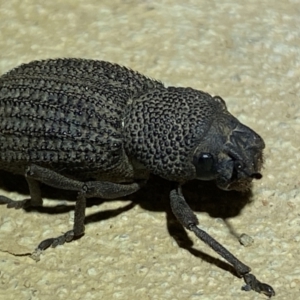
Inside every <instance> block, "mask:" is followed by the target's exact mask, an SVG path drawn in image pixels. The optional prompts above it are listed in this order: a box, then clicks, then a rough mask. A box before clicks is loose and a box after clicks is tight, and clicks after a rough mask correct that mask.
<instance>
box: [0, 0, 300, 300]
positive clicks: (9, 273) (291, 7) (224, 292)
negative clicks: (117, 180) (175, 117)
mask: <svg viewBox="0 0 300 300" xmlns="http://www.w3.org/2000/svg"><path fill="white" fill-rule="evenodd" d="M183 3H184V4H183ZM299 28H300V1H299V0H298V1H297V0H294V1H287V0H283V1H277V0H269V1H261V0H252V1H242V0H240V1H238V0H235V1H234V0H231V1H230V0H224V1H208V0H207V1H204V0H187V1H179V0H176V1H175V0H174V1H171V0H169V1H151V0H145V1H137V0H136V1H130V0H127V1H121V0H119V1H117V0H109V1H107V0H105V1H103V0H102V1H96V0H84V1H71V0H69V1H58V0H53V1H41V0H40V1H35V0H27V1H21V0H20V1H17V0H10V1H4V0H1V1H0V41H1V43H0V73H4V72H5V71H7V70H9V69H10V68H12V67H14V66H16V65H18V64H20V63H24V62H29V61H31V60H34V59H40V58H48V57H70V56H72V57H85V58H95V59H102V60H109V61H112V62H117V63H120V64H123V65H126V66H128V67H131V68H133V69H136V70H138V71H140V72H142V73H145V74H147V75H149V76H151V77H154V78H157V79H161V80H162V81H164V82H165V83H167V84H172V85H182V86H191V87H194V88H197V89H203V90H205V91H208V92H210V93H212V94H219V95H221V96H222V97H223V98H224V99H225V100H226V102H227V104H228V107H229V110H230V111H231V112H232V113H233V114H234V115H236V116H237V117H238V118H239V119H240V120H241V121H242V122H244V123H246V124H247V125H249V126H250V127H252V128H254V129H255V130H256V131H257V132H259V133H260V134H261V135H262V136H263V137H264V139H265V142H266V145H267V148H266V151H265V158H266V164H265V170H264V178H263V180H261V181H258V182H256V183H255V185H254V188H253V197H252V198H251V199H252V200H253V201H252V202H251V203H250V204H247V205H245V206H244V205H243V204H241V205H239V202H238V201H239V200H240V199H241V197H240V196H239V195H236V194H234V193H233V194H232V193H224V192H220V191H215V192H214V189H213V186H210V191H208V192H207V191H206V188H205V187H204V188H203V186H202V185H201V184H200V185H199V186H197V185H196V184H194V186H195V187H193V184H192V185H188V186H187V187H186V188H185V193H186V195H187V196H188V195H190V197H189V198H193V199H190V201H191V202H192V203H193V208H194V209H195V210H196V212H197V215H198V217H199V219H200V221H201V226H202V228H204V229H206V230H207V231H208V232H209V233H210V234H212V235H213V236H214V237H215V238H217V239H218V240H219V241H220V242H222V243H223V244H224V245H225V246H226V247H227V248H229V249H230V250H231V251H232V252H233V253H234V254H236V255H237V256H238V257H239V258H240V259H241V260H242V261H244V262H245V263H247V264H249V265H250V266H251V267H252V270H253V273H254V274H255V275H257V276H258V277H259V278H260V279H261V280H262V281H264V282H267V283H269V284H271V285H272V286H273V287H274V288H275V290H276V293H277V296H276V298H277V299H289V300H291V299H298V298H299V295H300V263H299V261H300V253H299V252H300V250H299V241H300V234H299V231H300V211H299V206H300V181H299V177H298V174H299V168H300V154H299V149H300V135H299V133H300V103H299V101H300V100H299V96H300V83H299V76H300V34H299ZM161 186H166V189H163V188H162V187H161ZM159 187H160V188H159ZM156 188H157V191H155V190H156ZM5 193H8V194H9V195H10V196H11V197H13V198H15V199H20V200H21V199H23V198H24V197H25V196H24V195H22V194H21V193H20V192H18V191H14V190H12V191H9V192H7V191H6V192H5ZM167 193H168V189H167V184H166V183H165V182H161V181H159V180H154V183H152V188H151V189H146V190H144V191H141V192H140V193H138V194H137V195H135V196H132V197H129V198H128V199H129V200H128V201H127V200H126V201H109V202H99V203H100V204H101V205H100V204H99V205H94V206H91V207H89V208H88V209H87V215H88V216H93V217H94V218H92V217H90V218H88V222H87V225H86V235H85V236H84V237H83V238H82V239H81V240H78V241H75V242H73V243H70V244H67V245H64V246H62V247H58V248H57V249H48V250H47V251H46V252H45V254H44V255H43V256H42V259H41V261H40V262H38V263H35V262H34V261H33V260H31V259H30V258H29V257H28V256H14V255H12V254H10V253H16V254H24V253H28V252H30V251H32V250H33V249H34V248H35V246H36V245H37V243H38V242H39V241H41V240H42V239H45V238H47V237H53V236H57V235H58V234H60V233H61V232H64V231H66V230H67V229H69V228H70V227H71V226H72V213H71V211H72V210H70V211H66V212H64V213H59V212H55V211H54V212H53V211H52V213H51V210H49V211H47V212H46V213H42V212H34V211H32V212H24V211H14V210H8V209H6V208H5V207H0V240H1V242H0V299H193V300H194V299H245V300H246V299H264V298H265V297H264V296H263V295H259V294H256V293H254V292H250V293H245V292H242V291H240V287H241V285H242V281H241V280H240V279H239V278H237V277H235V276H233V275H232V274H231V273H230V272H229V271H227V270H224V269H223V268H221V267H224V266H225V269H226V265H224V264H222V263H221V262H220V261H219V260H213V262H211V259H210V258H209V257H207V256H205V255H204V254H207V255H209V256H211V257H218V256H217V255H216V254H215V253H213V252H212V251H211V250H210V249H208V247H206V246H205V245H203V244H202V243H201V242H200V241H198V240H196V238H194V236H193V235H191V234H188V235H189V237H190V240H191V241H193V242H194V245H193V249H192V250H190V251H187V250H185V249H183V248H180V247H178V245H177V243H176V241H175V239H174V237H173V236H172V235H170V233H169V232H173V233H174V235H175V236H176V235H177V236H179V237H180V238H181V240H183V241H185V242H186V241H188V239H187V237H186V236H184V234H183V232H182V231H181V230H180V227H179V226H177V225H176V223H174V221H173V220H171V217H170V216H169V215H170V214H169V212H168V208H167V207H168V204H167V199H166V198H167V197H166V195H167ZM197 194H198V196H197ZM162 195H164V196H162ZM130 199H135V200H136V204H137V205H135V206H134V207H131V206H130V203H131V202H130ZM147 201H148V202H151V201H152V202H151V203H152V204H151V203H148V204H147ZM197 202H198V204H197ZM58 203H60V204H64V203H65V202H63V201H62V200H61V201H60V202H56V201H53V200H52V201H50V200H48V201H45V205H46V206H49V205H52V206H54V205H57V204H58ZM67 204H69V205H72V204H73V203H72V202H67ZM234 205H235V207H237V211H235V210H234V208H232V207H233V206H234ZM127 206H128V207H127ZM231 206H232V207H231ZM122 207H124V209H122ZM111 210H116V211H115V212H114V211H112V214H109V213H108V212H110V211H111ZM104 211H106V212H107V211H108V212H107V213H106V214H101V213H99V212H104ZM166 211H167V213H166ZM97 212H98V214H97ZM220 217H228V222H229V223H230V224H231V226H232V227H233V229H234V230H235V231H237V232H238V233H239V234H241V233H246V234H248V235H250V236H251V237H252V238H253V239H254V243H253V244H252V245H250V246H249V247H247V248H246V247H244V246H241V245H240V244H239V243H238V241H237V239H236V238H235V237H234V235H233V234H232V233H231V232H230V230H229V229H228V227H227V226H226V225H225V223H224V222H223V221H222V220H221V219H220ZM230 217H232V218H230ZM167 219H168V222H167ZM167 224H168V226H167ZM186 247H188V246H186ZM203 253H204V254H203ZM227 269H228V268H227Z"/></svg>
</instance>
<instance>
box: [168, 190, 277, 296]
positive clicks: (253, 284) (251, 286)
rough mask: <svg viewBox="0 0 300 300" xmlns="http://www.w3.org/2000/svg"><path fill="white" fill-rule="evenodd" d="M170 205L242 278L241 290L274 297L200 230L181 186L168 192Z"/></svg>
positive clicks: (183, 222) (235, 259)
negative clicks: (244, 284) (243, 283)
mask: <svg viewBox="0 0 300 300" xmlns="http://www.w3.org/2000/svg"><path fill="white" fill-rule="evenodd" d="M170 203H171V209H172V211H173V214H174V215H175V217H176V218H177V220H178V221H179V222H180V223H181V224H182V225H183V226H184V227H185V228H187V229H189V230H191V231H193V232H194V234H195V235H196V236H197V237H198V238H199V239H200V240H202V241H203V242H204V243H205V244H207V245H208V246H210V247H211V248H212V249H213V250H214V251H216V252H217V253H218V254H219V255H221V256H222V257H223V258H225V259H226V260H227V261H228V262H229V263H230V264H231V265H232V266H233V267H234V268H235V270H236V272H237V273H238V275H239V276H242V277H243V278H244V280H245V282H246V286H244V287H243V290H245V291H249V290H255V291H256V292H258V293H264V294H265V295H267V296H268V297H272V296H274V295H275V291H274V290H273V288H272V287H271V286H269V285H268V284H265V283H261V282H260V281H259V280H257V279H256V277H255V276H254V275H252V274H250V271H251V269H250V268H249V267H248V266H247V265H245V264H244V263H242V262H241V261H240V260H238V259H237V258H236V257H235V256H234V255H233V254H231V253H230V252H229V251H228V250H227V249H226V248H225V247H223V246H222V245H221V244H220V243H219V242H217V241H216V240H215V239H214V238H212V237H211V236H210V235H209V234H208V233H206V232H205V231H203V230H202V229H200V228H199V227H198V226H197V225H198V224H199V222H198V219H197V217H196V215H195V214H194V212H193V211H192V210H191V208H190V207H189V206H188V204H187V203H186V201H185V199H184V197H183V195H182V191H181V186H180V185H178V188H177V189H173V190H171V192H170Z"/></svg>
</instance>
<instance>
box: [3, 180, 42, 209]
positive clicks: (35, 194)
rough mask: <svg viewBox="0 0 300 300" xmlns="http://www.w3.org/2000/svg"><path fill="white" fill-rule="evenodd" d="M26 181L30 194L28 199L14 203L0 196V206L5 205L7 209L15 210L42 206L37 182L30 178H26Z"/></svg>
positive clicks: (14, 201)
mask: <svg viewBox="0 0 300 300" xmlns="http://www.w3.org/2000/svg"><path fill="white" fill-rule="evenodd" d="M26 181H27V184H28V187H29V193H30V198H29V199H24V200H21V201H16V200H13V199H11V198H9V197H6V196H3V195H1V196H0V205H1V204H6V206H7V208H15V209H20V208H26V207H29V206H42V205H43V199H42V196H41V189H40V185H39V183H38V181H36V180H35V179H32V178H26Z"/></svg>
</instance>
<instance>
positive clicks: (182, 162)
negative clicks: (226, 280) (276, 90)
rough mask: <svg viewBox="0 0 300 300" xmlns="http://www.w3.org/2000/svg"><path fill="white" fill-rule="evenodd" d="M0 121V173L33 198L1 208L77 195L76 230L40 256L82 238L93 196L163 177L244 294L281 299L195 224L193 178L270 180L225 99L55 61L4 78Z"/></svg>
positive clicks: (223, 183)
mask: <svg viewBox="0 0 300 300" xmlns="http://www.w3.org/2000/svg"><path fill="white" fill-rule="evenodd" d="M0 119H1V122H0V169H2V170H5V171H8V172H11V173H15V174H21V175H24V176H25V178H26V180H27V183H28V187H29V192H30V199H27V200H24V201H15V200H13V199H10V198H7V197H5V196H1V197H0V203H1V204H7V206H8V207H12V208H24V207H27V206H41V205H42V197H41V190H40V187H39V183H44V184H46V185H49V186H52V187H54V188H57V189H65V190H72V191H76V192H77V193H78V196H77V199H76V205H75V218H74V227H73V229H72V230H70V231H68V232H66V233H65V234H63V235H61V236H59V237H56V238H49V239H47V240H44V241H42V242H41V243H40V244H39V245H38V247H37V248H36V250H35V251H34V253H33V257H37V256H38V255H39V254H40V253H41V252H42V251H43V250H45V249H46V248H48V247H49V246H52V247H55V246H56V245H59V244H63V243H65V242H70V241H72V240H73V239H74V238H78V237H81V236H82V235H83V234H84V219H85V207H86V199H87V198H90V197H100V198H104V199H115V198H118V197H122V196H126V195H129V194H132V193H134V192H136V191H138V190H139V189H140V188H141V187H142V186H143V185H144V184H145V183H146V182H147V179H148V178H149V176H150V174H155V175H158V176H161V177H163V178H165V179H167V180H169V181H171V182H172V185H173V184H174V185H173V188H172V189H171V191H170V205H171V209H172V211H173V213H174V215H175V217H176V218H177V219H178V221H179V222H180V223H181V224H182V225H183V226H184V227H185V228H186V229H188V230H190V231H192V232H194V234H195V235H196V236H197V237H198V238H199V239H201V240H202V241H203V242H205V243H206V244H207V245H209V246H210V247H211V248H212V249H213V250H215V251H216V252H217V253H218V254H220V255H221V256H222V257H223V258H225V259H226V260H227V261H228V262H229V263H230V264H231V265H233V267H234V268H235V270H236V272H237V273H238V274H239V275H240V276H241V277H243V278H244V280H245V282H246V285H245V286H244V287H243V289H244V290H254V291H257V292H260V293H264V294H266V295H267V296H269V297H271V296H274V295H275V292H274V290H273V288H272V287H271V286H269V285H268V284H265V283H261V282H260V281H259V280H258V279H256V277H255V276H254V275H253V274H251V273H250V271H251V269H250V268H249V267H248V266H247V265H245V264H243V263H242V262H241V261H239V260H238V259H237V258H236V257H235V256H234V255H232V254H231V253H230V252H229V251H228V250H227V249H225V248H224V247H223V246H222V245H221V244H219V243H218V242H217V241H216V240H215V239H213V238H212V237H211V236H210V235H208V234H207V233H206V232H205V231H203V230H201V229H200V228H199V227H198V226H197V225H198V219H197V217H196V215H195V214H194V213H193V211H192V210H191V209H190V207H189V206H188V204H187V202H186V200H185V198H184V196H183V193H182V186H183V185H184V183H186V182H188V181H190V180H193V179H198V180H204V181H207V180H214V181H215V182H216V185H217V186H218V187H219V188H221V189H224V190H239V191H244V190H247V189H249V188H250V186H251V182H252V180H253V179H260V178H261V177H262V175H261V173H260V171H261V168H262V164H263V149H264V147H265V145H264V141H263V139H262V138H261V137H260V136H259V135H258V134H257V133H255V132H254V131H253V130H252V129H250V128H249V127H247V126H245V125H243V124H242V123H240V122H239V121H238V120H237V119H236V118H235V117H234V116H233V115H231V114H230V113H229V112H228V110H227V108H226V104H225V102H224V100H223V99H222V98H221V97H219V96H214V97H213V96H211V95H209V94H208V93H205V92H203V91H199V90H195V89H192V88H182V87H166V86H165V85H164V84H162V83H161V82H160V81H157V80H153V79H150V78H147V77H146V76H144V75H142V74H140V73H138V72H135V71H132V70H130V69H128V68H125V67H122V66H119V65H117V64H113V63H109V62H104V61H96V60H87V59H74V58H68V59H48V60H42V61H33V62H30V63H27V64H23V65H21V66H19V67H16V68H15V69H13V70H11V71H9V72H7V73H6V74H4V75H2V76H1V77H0Z"/></svg>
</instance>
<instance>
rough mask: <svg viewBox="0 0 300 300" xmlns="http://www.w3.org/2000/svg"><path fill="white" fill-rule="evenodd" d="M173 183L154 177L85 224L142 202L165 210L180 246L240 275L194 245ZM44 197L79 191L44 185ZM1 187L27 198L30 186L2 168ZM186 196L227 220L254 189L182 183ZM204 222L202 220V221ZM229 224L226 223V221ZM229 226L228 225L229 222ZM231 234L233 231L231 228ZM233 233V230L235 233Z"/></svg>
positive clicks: (51, 210) (60, 208)
mask: <svg viewBox="0 0 300 300" xmlns="http://www.w3.org/2000/svg"><path fill="white" fill-rule="evenodd" d="M171 186H172V183H171V182H169V181H167V180H165V179H162V178H160V177H157V176H151V178H150V179H149V181H148V183H147V185H146V186H145V187H143V188H142V189H141V190H139V191H138V192H136V193H134V194H132V195H128V196H126V197H123V198H121V200H122V199H123V200H130V201H131V203H130V204H127V205H125V206H122V207H120V208H117V209H113V210H105V211H99V212H97V213H94V214H91V215H88V216H86V218H85V224H89V223H94V222H98V221H100V220H102V221H103V220H105V219H110V218H114V217H116V216H117V215H119V214H122V213H124V212H126V211H128V210H130V209H132V208H133V207H134V206H135V205H139V206H140V207H142V208H143V209H145V210H149V211H157V212H161V211H165V212H166V225H167V229H168V232H169V234H170V235H171V236H172V237H173V238H174V240H175V241H176V242H177V244H178V246H179V247H181V248H183V249H186V250H187V251H188V252H190V253H191V254H192V255H194V256H195V257H199V258H201V259H202V260H204V261H206V262H208V263H211V264H214V265H216V266H218V267H219V268H222V269H224V270H226V271H229V272H231V273H232V274H233V275H235V276H237V274H236V272H235V270H234V268H233V267H232V266H231V265H230V264H228V263H226V262H224V261H223V260H221V259H218V258H214V257H213V256H210V255H208V254H206V253H205V252H202V251H200V250H198V249H195V248H194V247H193V245H194V244H193V241H192V240H191V239H190V237H189V236H188V235H187V232H186V230H185V229H184V228H183V227H182V225H181V224H180V223H179V222H178V221H177V219H176V218H175V216H174V215H173V213H172V211H171V208H170V204H169V193H170V190H171ZM41 187H42V197H44V198H47V199H50V200H51V199H53V200H54V201H55V200H67V201H73V202H75V199H76V195H77V193H76V192H70V191H65V190H57V189H54V188H52V187H49V186H46V185H42V186H41ZM0 188H2V189H4V190H6V191H15V192H18V193H20V194H24V195H26V196H24V198H26V197H27V198H28V186H27V182H26V180H25V179H24V177H23V176H18V175H12V174H10V173H7V172H5V171H0ZM183 195H184V196H185V198H186V200H187V202H188V204H189V206H190V207H191V209H192V210H193V211H194V212H204V213H208V214H209V215H210V216H211V217H213V218H222V219H225V220H226V219H228V218H232V217H235V216H237V215H239V214H240V212H241V210H242V209H243V208H244V207H245V206H246V205H247V204H248V203H249V202H250V201H251V199H252V194H251V192H250V191H249V192H247V193H241V192H235V191H229V192H228V191H222V190H220V189H218V188H217V187H216V186H215V184H214V183H213V182H202V181H197V180H195V181H191V182H189V183H187V184H185V185H184V186H183ZM106 201H114V200H104V199H94V198H91V199H88V201H87V207H91V206H93V205H101V204H102V203H104V202H106ZM74 208H75V205H57V206H51V207H28V208H25V209H24V210H25V211H27V212H31V211H37V212H40V213H46V214H61V213H67V212H69V211H73V210H74ZM200 224H201V222H200ZM225 224H226V223H225ZM226 225H227V224H226ZM229 232H230V233H232V230H230V231H229ZM232 234H233V233H232Z"/></svg>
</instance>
